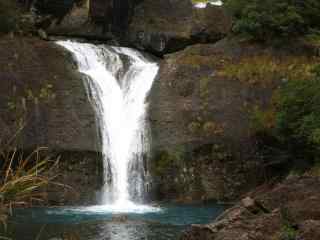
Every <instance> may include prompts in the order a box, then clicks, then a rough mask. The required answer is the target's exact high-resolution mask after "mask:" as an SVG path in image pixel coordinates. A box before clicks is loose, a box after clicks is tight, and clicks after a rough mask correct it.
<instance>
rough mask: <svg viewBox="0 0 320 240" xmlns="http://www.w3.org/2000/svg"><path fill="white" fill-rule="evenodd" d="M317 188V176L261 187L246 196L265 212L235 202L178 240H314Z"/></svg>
mask: <svg viewBox="0 0 320 240" xmlns="http://www.w3.org/2000/svg"><path fill="white" fill-rule="evenodd" d="M319 187H320V179H319V178H318V177H298V178H294V179H290V180H286V181H284V182H283V183H281V184H278V185H276V186H264V187H261V188H260V189H258V190H257V192H254V193H251V194H250V196H251V198H253V199H254V200H255V201H256V202H258V203H259V204H260V205H262V206H264V208H265V209H268V211H259V212H252V211H251V209H250V208H246V207H245V206H244V205H243V203H239V204H237V205H236V206H234V207H233V208H231V209H229V210H227V211H226V212H225V213H224V214H222V215H221V216H220V217H219V218H218V219H217V220H216V222H213V223H211V224H208V225H194V226H192V227H191V228H190V229H189V230H188V231H187V232H186V233H185V234H184V236H183V237H182V238H181V239H183V240H196V239H197V240H209V239H210V240H233V239H240V240H247V239H253V240H273V239H306V240H307V239H310V240H311V239H318V238H319V218H320V212H319V211H318V210H317V208H315V203H316V202H318V203H319V200H320V193H319V191H318V189H319ZM286 236H291V238H288V237H286Z"/></svg>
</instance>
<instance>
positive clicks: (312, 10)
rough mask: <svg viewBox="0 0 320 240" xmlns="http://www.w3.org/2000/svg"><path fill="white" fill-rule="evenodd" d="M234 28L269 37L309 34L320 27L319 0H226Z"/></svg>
mask: <svg viewBox="0 0 320 240" xmlns="http://www.w3.org/2000/svg"><path fill="white" fill-rule="evenodd" d="M224 2H225V7H226V8H227V10H228V11H230V13H231V14H232V16H233V17H234V27H233V31H234V32H235V33H236V34H241V35H245V36H248V37H250V38H253V39H254V40H260V41H268V40H274V39H278V38H286V39H288V38H292V37H297V36H302V35H306V34H309V33H312V32H314V31H318V30H319V29H320V1H319V0H268V1H265V0H225V1H224Z"/></svg>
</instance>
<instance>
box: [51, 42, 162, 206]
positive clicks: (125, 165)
mask: <svg viewBox="0 0 320 240" xmlns="http://www.w3.org/2000/svg"><path fill="white" fill-rule="evenodd" d="M57 44H59V45H61V46H63V47H65V48H66V49H68V50H69V51H70V52H72V53H73V54H74V57H75V59H76V60H77V62H78V68H79V71H80V72H82V73H84V74H86V75H87V76H89V77H90V79H89V81H88V82H89V91H90V95H91V100H92V101H93V102H94V105H95V106H96V112H97V119H98V121H99V127H100V132H101V135H102V151H103V155H104V157H103V158H104V186H103V191H102V199H101V205H102V206H103V207H105V208H108V210H111V211H118V212H129V211H135V210H138V211H139V210H142V211H143V210H148V209H149V210H152V208H151V207H148V206H143V205H137V204H135V203H134V202H138V203H141V202H142V201H143V199H144V196H145V193H146V191H147V187H148V183H149V178H150V177H149V176H148V171H147V164H146V161H147V157H148V152H149V132H148V124H147V121H146V109H147V103H146V97H147V95H148V92H149V91H150V89H151V86H152V83H153V81H154V78H155V77H156V75H157V72H158V65H157V64H156V63H154V62H151V61H149V60H147V59H146V58H145V57H144V56H143V55H142V54H140V53H139V52H138V51H136V50H133V49H129V48H119V47H107V46H104V45H99V46H97V45H93V44H88V43H78V42H72V41H59V42H57ZM100 207H101V206H100Z"/></svg>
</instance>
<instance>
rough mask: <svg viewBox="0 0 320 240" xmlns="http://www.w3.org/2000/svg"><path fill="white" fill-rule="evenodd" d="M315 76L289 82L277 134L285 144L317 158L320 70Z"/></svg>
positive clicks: (279, 106) (319, 146)
mask: <svg viewBox="0 0 320 240" xmlns="http://www.w3.org/2000/svg"><path fill="white" fill-rule="evenodd" d="M313 72H314V77H313V78H312V79H309V80H294V81H289V82H288V83H287V84H286V86H284V87H283V88H282V89H281V90H280V91H279V99H278V103H277V107H276V111H277V116H276V130H277V133H278V135H279V137H280V138H281V140H282V141H284V142H286V143H287V144H289V145H294V146H300V148H299V149H301V148H302V146H304V147H305V149H306V151H309V152H311V153H313V154H312V155H315V151H319V150H320V67H319V66H317V67H316V68H315V69H314V71H313Z"/></svg>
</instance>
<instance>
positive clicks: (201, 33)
mask: <svg viewBox="0 0 320 240" xmlns="http://www.w3.org/2000/svg"><path fill="white" fill-rule="evenodd" d="M230 29H231V18H230V17H229V16H228V15H227V14H226V13H225V12H224V10H223V9H222V8H221V7H219V6H212V5H208V7H206V8H203V9H199V8H195V7H193V5H192V3H191V1H190V0H179V1H177V0H144V1H142V2H141V3H140V4H138V5H137V6H136V7H135V10H134V14H133V18H132V20H131V23H130V26H129V30H128V34H129V36H128V38H129V41H130V43H132V44H134V45H135V46H136V47H138V48H141V49H145V50H147V51H150V52H153V53H155V54H157V55H163V54H165V53H170V52H175V51H177V50H181V49H183V48H185V47H186V46H188V45H191V44H194V43H205V42H215V41H217V40H219V39H221V38H223V37H224V36H226V34H227V33H228V32H229V30H230Z"/></svg>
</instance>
